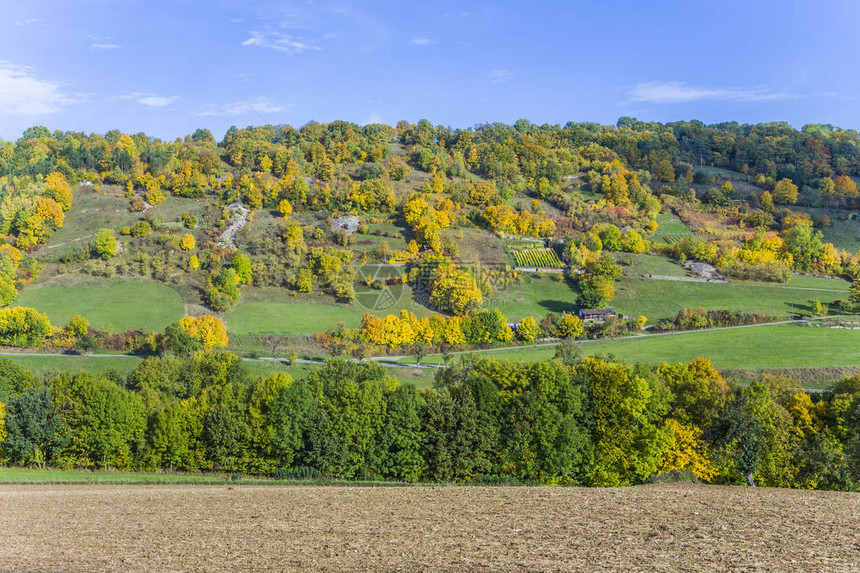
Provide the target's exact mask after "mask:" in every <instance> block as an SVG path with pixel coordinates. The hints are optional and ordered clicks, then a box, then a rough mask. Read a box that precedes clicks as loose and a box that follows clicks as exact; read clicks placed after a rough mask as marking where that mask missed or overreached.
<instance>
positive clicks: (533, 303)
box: [484, 273, 576, 321]
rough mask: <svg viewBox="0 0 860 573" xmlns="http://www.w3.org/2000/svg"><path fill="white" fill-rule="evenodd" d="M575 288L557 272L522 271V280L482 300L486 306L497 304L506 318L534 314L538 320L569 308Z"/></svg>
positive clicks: (573, 300)
mask: <svg viewBox="0 0 860 573" xmlns="http://www.w3.org/2000/svg"><path fill="white" fill-rule="evenodd" d="M575 304H576V292H575V291H574V290H573V289H572V288H571V287H570V285H569V284H568V283H567V281H566V280H565V279H564V276H563V275H562V274H561V273H559V274H550V273H545V274H539V273H524V274H523V278H522V280H521V281H520V282H519V283H517V284H513V285H509V286H507V287H504V288H503V289H500V290H497V291H496V292H494V293H493V294H492V295H490V297H489V298H488V299H485V300H484V307H485V308H498V309H499V310H501V311H502V312H503V313H505V316H506V317H507V318H508V320H509V321H519V320H520V319H522V318H524V317H526V316H533V317H535V318H536V319H537V320H538V321H540V319H541V318H543V317H544V316H546V315H547V313H550V312H553V313H555V314H561V313H563V312H572V311H573V309H574V306H575Z"/></svg>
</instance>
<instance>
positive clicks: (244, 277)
mask: <svg viewBox="0 0 860 573" xmlns="http://www.w3.org/2000/svg"><path fill="white" fill-rule="evenodd" d="M230 266H231V267H233V270H234V271H236V277H237V279H238V281H239V282H241V283H244V284H247V283H250V282H251V259H250V258H248V255H245V254H243V253H236V256H235V257H233V262H232V264H231V265H230Z"/></svg>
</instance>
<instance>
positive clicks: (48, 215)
mask: <svg viewBox="0 0 860 573" xmlns="http://www.w3.org/2000/svg"><path fill="white" fill-rule="evenodd" d="M36 214H38V215H39V216H40V217H42V218H43V219H44V220H45V221H49V222H51V223H53V224H54V225H55V226H56V227H57V228H58V229H62V228H63V221H64V220H65V218H66V214H65V213H64V212H63V207H62V206H61V205H60V204H59V203H57V202H56V201H54V200H53V199H51V198H50V197H42V198H41V199H39V204H38V205H37V206H36Z"/></svg>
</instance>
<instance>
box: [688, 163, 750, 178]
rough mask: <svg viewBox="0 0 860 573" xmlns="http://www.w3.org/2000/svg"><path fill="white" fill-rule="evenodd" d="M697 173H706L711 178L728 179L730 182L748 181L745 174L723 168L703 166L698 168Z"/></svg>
mask: <svg viewBox="0 0 860 573" xmlns="http://www.w3.org/2000/svg"><path fill="white" fill-rule="evenodd" d="M696 172H697V173H704V174H705V175H708V176H709V177H712V176H717V177H720V178H722V179H728V180H730V181H746V180H747V176H746V175H744V174H743V173H738V172H737V171H732V170H731V169H725V168H723V167H711V166H709V165H703V166H701V167H696Z"/></svg>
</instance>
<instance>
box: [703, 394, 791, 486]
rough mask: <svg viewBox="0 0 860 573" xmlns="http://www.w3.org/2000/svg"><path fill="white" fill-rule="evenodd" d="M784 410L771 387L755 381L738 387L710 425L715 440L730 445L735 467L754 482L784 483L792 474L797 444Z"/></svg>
mask: <svg viewBox="0 0 860 573" xmlns="http://www.w3.org/2000/svg"><path fill="white" fill-rule="evenodd" d="M789 426H790V422H789V420H788V414H787V412H785V410H784V409H783V408H782V407H781V406H779V405H778V404H776V403H775V402H774V400H773V398H772V396H771V391H770V389H769V388H768V387H767V386H766V385H765V384H763V383H761V382H754V383H753V384H750V385H749V386H748V387H747V388H742V389H740V390H739V391H738V393H737V394H736V396H735V399H734V400H732V401H731V403H730V404H729V405H728V407H727V408H726V409H725V411H724V412H723V413H722V414H721V416H720V417H719V418H718V419H717V420H716V422H715V423H714V424H713V425H712V426H711V428H709V434H710V436H711V439H712V441H713V442H714V444H715V445H716V446H717V447H718V448H721V449H724V450H725V449H727V450H728V452H729V454H730V456H731V458H730V459H731V462H733V464H734V467H735V469H736V471H737V472H738V473H739V474H740V475H741V476H742V477H743V478H744V479H745V480H746V482H747V483H748V484H749V485H751V486H755V485H756V481H759V482H760V484H761V485H767V486H771V487H780V486H782V487H785V486H786V485H788V484H789V482H790V480H791V479H792V477H793V472H794V470H793V468H792V466H791V463H790V461H789V458H790V450H791V449H792V448H793V447H794V444H793V443H792V442H793V440H792V439H791V438H790V436H789V433H788V428H789Z"/></svg>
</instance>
